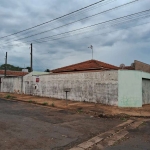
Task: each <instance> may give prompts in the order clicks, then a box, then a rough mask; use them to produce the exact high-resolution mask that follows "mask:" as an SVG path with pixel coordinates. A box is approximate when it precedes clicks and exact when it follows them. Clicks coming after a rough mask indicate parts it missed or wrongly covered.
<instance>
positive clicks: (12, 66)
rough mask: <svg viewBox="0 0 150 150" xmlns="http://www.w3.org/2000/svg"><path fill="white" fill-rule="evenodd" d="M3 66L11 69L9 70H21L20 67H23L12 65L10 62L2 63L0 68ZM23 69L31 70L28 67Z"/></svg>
mask: <svg viewBox="0 0 150 150" xmlns="http://www.w3.org/2000/svg"><path fill="white" fill-rule="evenodd" d="M5 66H6V68H7V70H11V71H22V69H24V68H21V67H19V66H14V65H11V64H7V65H6V64H2V65H1V66H0V70H4V69H5ZM25 69H28V70H29V71H30V70H31V68H30V67H26V68H25Z"/></svg>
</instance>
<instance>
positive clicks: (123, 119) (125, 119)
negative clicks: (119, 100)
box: [120, 117, 128, 121]
mask: <svg viewBox="0 0 150 150" xmlns="http://www.w3.org/2000/svg"><path fill="white" fill-rule="evenodd" d="M120 120H122V121H127V120H128V119H127V118H124V117H122V118H120Z"/></svg>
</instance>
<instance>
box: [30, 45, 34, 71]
mask: <svg viewBox="0 0 150 150" xmlns="http://www.w3.org/2000/svg"><path fill="white" fill-rule="evenodd" d="M32 57H33V54H32V43H31V66H30V67H31V72H32V71H33V64H32V61H33V60H32V59H33V58H32Z"/></svg>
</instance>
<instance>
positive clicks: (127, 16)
mask: <svg viewBox="0 0 150 150" xmlns="http://www.w3.org/2000/svg"><path fill="white" fill-rule="evenodd" d="M147 12H150V9H148V10H145V11H141V12H137V13H134V14H130V15H126V16H123V17H118V18H115V19H111V20H107V21H104V22H100V23H96V24H92V25H90V26H86V27H82V28H78V29H75V30H71V31H67V32H63V33H59V34H55V35H52V36H47V37H43V38H39V39H35V40H31V41H26V42H32V41H38V40H42V39H46V38H51V37H55V36H58V35H63V34H66V33H72V32H75V31H79V30H83V29H87V28H91V27H95V26H98V25H103V24H107V23H111V22H114V21H118V20H121V19H122V20H123V19H126V18H129V19H130V17H134V16H136V15H140V14H141V13H147ZM141 15H144V14H141ZM131 19H132V18H131Z"/></svg>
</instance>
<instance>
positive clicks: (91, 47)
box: [88, 45, 93, 59]
mask: <svg viewBox="0 0 150 150" xmlns="http://www.w3.org/2000/svg"><path fill="white" fill-rule="evenodd" d="M88 48H90V49H91V50H92V59H93V46H92V45H91V46H89V47H88Z"/></svg>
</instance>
